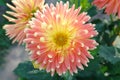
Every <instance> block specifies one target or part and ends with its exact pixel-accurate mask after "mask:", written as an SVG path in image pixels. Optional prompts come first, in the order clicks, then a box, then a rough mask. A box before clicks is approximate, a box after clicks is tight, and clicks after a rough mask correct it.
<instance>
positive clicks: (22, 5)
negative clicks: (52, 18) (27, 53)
mask: <svg viewBox="0 0 120 80" xmlns="http://www.w3.org/2000/svg"><path fill="white" fill-rule="evenodd" d="M12 3H13V5H10V4H7V6H8V7H9V8H10V9H11V10H12V11H7V12H6V13H7V14H8V15H10V16H7V15H4V17H5V18H6V19H8V20H9V21H10V22H12V24H7V25H5V26H4V29H5V30H6V33H7V35H8V36H9V37H10V39H14V40H13V42H15V41H18V42H19V44H21V43H22V41H23V39H24V38H25V33H24V29H25V28H26V27H28V26H27V24H28V22H29V21H30V19H31V18H32V17H33V14H34V13H35V12H36V10H40V11H41V10H42V8H43V6H44V5H43V4H44V0H12Z"/></svg>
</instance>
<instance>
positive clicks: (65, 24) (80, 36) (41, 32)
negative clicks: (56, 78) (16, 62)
mask: <svg viewBox="0 0 120 80" xmlns="http://www.w3.org/2000/svg"><path fill="white" fill-rule="evenodd" d="M89 19H90V17H89V16H88V15H87V13H86V12H83V13H80V8H78V9H75V6H74V5H73V6H72V7H71V8H69V3H68V2H67V3H65V4H63V3H62V2H60V3H57V4H56V6H54V5H53V4H50V6H48V5H46V6H45V9H44V11H43V13H41V12H40V11H37V13H36V14H35V18H33V19H32V21H30V22H29V23H30V27H31V28H26V29H25V33H26V39H25V40H24V42H25V43H26V48H27V49H28V50H29V51H30V58H31V60H32V61H33V62H34V66H36V65H37V67H39V69H40V70H41V69H46V71H47V72H50V73H51V75H54V73H55V72H56V73H58V74H59V75H62V74H64V73H66V71H69V72H70V73H71V74H73V73H77V69H78V68H80V69H81V70H83V69H84V68H83V65H85V66H88V65H87V63H88V62H89V59H88V58H90V59H93V56H92V55H91V54H90V53H89V51H88V50H92V49H94V48H95V47H96V45H97V43H96V41H95V40H93V39H91V38H92V37H94V36H96V35H97V31H95V28H94V25H93V24H91V23H89V22H88V21H89ZM38 65H39V66H38Z"/></svg>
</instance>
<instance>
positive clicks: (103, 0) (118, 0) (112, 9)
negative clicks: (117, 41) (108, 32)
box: [93, 0, 120, 18]
mask: <svg viewBox="0 0 120 80" xmlns="http://www.w3.org/2000/svg"><path fill="white" fill-rule="evenodd" d="M93 4H94V5H95V6H97V7H98V8H99V9H102V8H105V12H106V13H107V14H108V15H110V14H117V15H118V16H119V18H120V0H94V1H93Z"/></svg>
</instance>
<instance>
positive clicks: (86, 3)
mask: <svg viewBox="0 0 120 80" xmlns="http://www.w3.org/2000/svg"><path fill="white" fill-rule="evenodd" d="M80 6H81V7H82V11H87V10H88V9H89V8H91V4H90V2H89V0H80Z"/></svg>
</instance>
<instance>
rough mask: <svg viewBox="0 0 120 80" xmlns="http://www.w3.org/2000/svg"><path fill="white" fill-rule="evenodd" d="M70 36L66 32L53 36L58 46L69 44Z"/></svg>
mask: <svg viewBox="0 0 120 80" xmlns="http://www.w3.org/2000/svg"><path fill="white" fill-rule="evenodd" d="M68 39H69V36H68V35H67V34H64V33H57V34H55V35H54V36H53V40H54V43H55V44H56V45H58V46H61V47H62V46H64V45H66V44H67V42H68Z"/></svg>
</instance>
